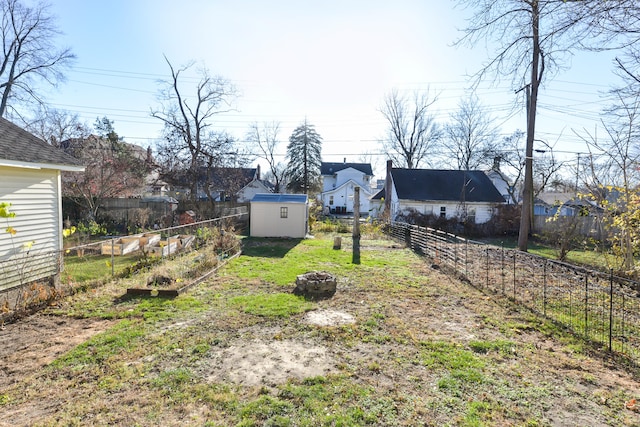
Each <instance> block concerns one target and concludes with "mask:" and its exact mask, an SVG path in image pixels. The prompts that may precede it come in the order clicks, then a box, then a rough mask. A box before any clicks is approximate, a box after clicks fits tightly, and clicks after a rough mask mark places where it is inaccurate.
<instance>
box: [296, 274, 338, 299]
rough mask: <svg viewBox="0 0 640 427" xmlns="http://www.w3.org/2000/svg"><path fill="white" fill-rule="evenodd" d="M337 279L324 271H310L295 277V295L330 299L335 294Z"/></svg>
mask: <svg viewBox="0 0 640 427" xmlns="http://www.w3.org/2000/svg"><path fill="white" fill-rule="evenodd" d="M337 282H338V280H337V278H336V276H334V275H333V274H331V273H327V272H325V271H311V272H308V273H305V274H300V275H298V276H297V277H296V287H295V289H294V290H293V293H294V294H295V295H302V296H304V297H307V298H330V297H332V296H333V295H334V294H335V293H336V285H337Z"/></svg>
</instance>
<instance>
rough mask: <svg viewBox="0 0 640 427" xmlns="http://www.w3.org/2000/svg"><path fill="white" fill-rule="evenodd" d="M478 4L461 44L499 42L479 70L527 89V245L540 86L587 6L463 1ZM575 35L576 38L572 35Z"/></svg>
mask: <svg viewBox="0 0 640 427" xmlns="http://www.w3.org/2000/svg"><path fill="white" fill-rule="evenodd" d="M460 3H462V4H465V5H468V6H469V7H472V8H473V9H475V11H476V13H475V15H474V16H473V17H472V18H471V19H470V20H469V22H470V24H469V26H468V27H467V28H466V29H464V30H463V31H464V33H465V35H464V36H463V38H462V39H461V40H459V41H458V43H468V44H470V45H472V46H474V45H475V44H476V43H477V42H478V41H479V40H483V41H490V42H492V43H494V44H495V46H497V48H496V53H495V55H494V56H493V58H491V59H490V60H489V62H488V63H487V64H486V65H485V66H484V67H483V68H482V69H481V70H480V71H479V72H478V73H477V75H476V76H477V78H478V79H483V78H486V77H487V76H489V75H490V74H492V75H493V78H494V79H499V78H501V77H503V76H507V77H508V78H510V79H511V80H512V82H513V83H514V89H516V90H518V89H524V90H525V92H526V98H527V139H526V147H525V176H524V188H523V200H522V214H521V218H520V231H519V236H518V249H520V250H522V251H526V250H527V246H528V238H529V231H530V224H531V211H532V209H531V203H532V195H533V143H534V140H535V130H536V115H537V105H538V91H539V88H540V85H541V84H542V81H543V78H544V77H545V75H546V74H545V71H546V70H547V69H549V71H553V69H554V66H555V67H559V66H561V64H562V61H561V60H562V58H563V57H564V55H566V54H568V53H570V52H571V50H572V49H573V48H574V47H577V44H576V43H575V37H578V35H577V34H576V33H577V32H579V31H584V27H583V26H581V25H579V24H580V23H582V22H583V18H584V15H583V14H584V13H585V12H586V9H583V8H581V5H579V4H577V3H582V2H567V1H563V0H503V1H495V0H482V1H477V0H461V1H460ZM570 37H573V38H570Z"/></svg>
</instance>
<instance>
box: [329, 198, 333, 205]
mask: <svg viewBox="0 0 640 427" xmlns="http://www.w3.org/2000/svg"><path fill="white" fill-rule="evenodd" d="M329 206H333V196H329Z"/></svg>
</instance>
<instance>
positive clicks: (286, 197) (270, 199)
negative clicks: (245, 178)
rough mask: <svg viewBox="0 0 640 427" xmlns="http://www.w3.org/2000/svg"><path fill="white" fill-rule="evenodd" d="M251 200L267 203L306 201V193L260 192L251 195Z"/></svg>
mask: <svg viewBox="0 0 640 427" xmlns="http://www.w3.org/2000/svg"><path fill="white" fill-rule="evenodd" d="M251 202H252V203H253V202H267V203H307V195H306V194H267V193H260V194H256V195H255V196H253V199H251Z"/></svg>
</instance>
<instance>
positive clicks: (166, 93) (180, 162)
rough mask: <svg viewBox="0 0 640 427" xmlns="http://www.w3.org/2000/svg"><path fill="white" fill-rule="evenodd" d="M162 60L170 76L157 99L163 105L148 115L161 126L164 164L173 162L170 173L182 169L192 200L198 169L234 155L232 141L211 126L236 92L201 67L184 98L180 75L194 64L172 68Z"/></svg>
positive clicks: (182, 81)
mask: <svg viewBox="0 0 640 427" xmlns="http://www.w3.org/2000/svg"><path fill="white" fill-rule="evenodd" d="M165 60H166V62H167V65H168V66H169V69H170V71H171V77H170V79H169V80H167V81H165V82H164V83H163V88H162V89H161V92H160V96H159V98H160V101H161V103H162V104H161V106H160V107H159V108H158V109H153V110H152V111H151V116H152V117H155V118H157V119H159V120H160V121H162V123H163V124H164V147H163V148H162V150H161V151H162V153H164V154H166V155H165V156H162V157H163V158H164V160H165V161H166V162H172V164H169V165H168V166H171V168H174V169H173V171H175V167H181V168H184V172H185V177H186V179H187V180H188V184H189V188H190V192H189V193H190V194H189V196H190V198H191V199H192V200H195V199H196V197H197V194H198V181H199V179H200V167H201V166H203V165H206V164H215V163H217V162H218V161H221V160H222V159H223V158H224V157H229V156H233V155H234V152H233V148H232V145H233V144H232V141H231V140H230V139H229V138H220V137H219V136H220V135H219V134H218V133H216V132H214V131H213V130H212V129H211V127H212V125H213V118H214V117H215V116H216V115H217V114H220V113H224V112H228V111H230V110H231V102H232V100H233V99H235V96H236V90H235V88H234V87H233V85H232V84H231V83H230V82H229V81H227V80H226V79H224V78H222V77H212V76H211V75H210V74H209V71H208V70H207V69H206V68H202V69H200V70H199V74H200V80H199V81H198V83H197V84H196V85H195V90H194V92H193V93H192V94H191V96H187V91H186V90H185V89H184V88H183V86H182V85H183V84H184V80H187V81H188V79H187V78H186V77H184V76H183V73H185V72H186V71H187V70H189V69H190V68H191V67H192V66H193V65H194V64H193V63H191V64H188V65H186V66H184V67H181V68H175V67H174V66H173V65H172V64H171V62H169V60H168V59H167V58H166V57H165ZM172 157H173V158H172ZM214 158H217V160H214ZM165 169H167V168H165Z"/></svg>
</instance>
